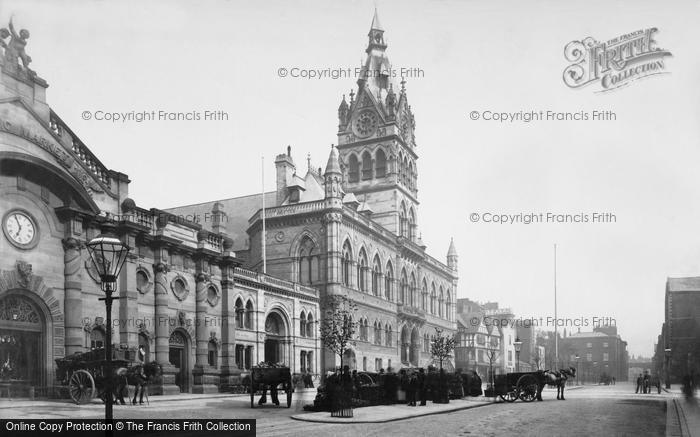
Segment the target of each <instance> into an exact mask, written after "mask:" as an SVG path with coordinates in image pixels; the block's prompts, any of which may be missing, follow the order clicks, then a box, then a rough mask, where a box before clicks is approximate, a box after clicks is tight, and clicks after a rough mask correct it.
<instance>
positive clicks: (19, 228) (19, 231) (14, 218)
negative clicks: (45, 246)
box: [2, 211, 37, 249]
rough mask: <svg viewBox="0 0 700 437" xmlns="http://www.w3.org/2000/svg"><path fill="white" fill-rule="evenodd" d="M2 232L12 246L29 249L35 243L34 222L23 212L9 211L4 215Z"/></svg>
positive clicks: (35, 231) (35, 228)
mask: <svg viewBox="0 0 700 437" xmlns="http://www.w3.org/2000/svg"><path fill="white" fill-rule="evenodd" d="M2 230H3V232H4V233H5V236H6V237H7V238H8V239H9V240H10V242H11V243H12V244H14V245H15V246H17V247H19V248H22V249H28V248H30V247H31V246H33V244H34V243H35V242H36V241H37V238H36V237H37V227H36V225H35V224H34V220H33V219H32V218H31V217H30V216H29V214H27V213H25V212H23V211H11V212H9V213H8V214H6V215H5V218H4V219H3V223H2Z"/></svg>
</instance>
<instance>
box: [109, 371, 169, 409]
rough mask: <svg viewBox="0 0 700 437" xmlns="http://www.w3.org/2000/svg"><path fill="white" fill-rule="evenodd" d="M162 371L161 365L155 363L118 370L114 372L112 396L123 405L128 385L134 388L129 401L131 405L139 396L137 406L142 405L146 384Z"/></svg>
mask: <svg viewBox="0 0 700 437" xmlns="http://www.w3.org/2000/svg"><path fill="white" fill-rule="evenodd" d="M162 370H163V369H162V367H161V365H160V364H158V363H157V362H156V361H151V362H150V363H145V364H136V365H134V366H131V367H120V368H118V369H117V370H116V372H115V374H116V376H115V384H114V387H115V389H114V394H115V395H116V397H117V400H118V401H119V402H121V404H122V405H124V391H126V388H127V386H128V385H131V386H133V387H134V398H133V399H132V400H131V403H132V404H134V405H135V404H136V397H137V396H138V395H139V394H140V397H139V404H143V393H144V392H145V391H146V390H147V386H148V384H149V383H152V382H153V381H154V380H155V379H156V378H157V377H159V376H160V375H161V373H162ZM127 392H128V391H127Z"/></svg>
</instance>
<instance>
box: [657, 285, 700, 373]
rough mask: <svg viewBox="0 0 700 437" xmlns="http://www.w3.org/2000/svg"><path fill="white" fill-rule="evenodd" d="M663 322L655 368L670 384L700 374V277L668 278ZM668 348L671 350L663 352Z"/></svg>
mask: <svg viewBox="0 0 700 437" xmlns="http://www.w3.org/2000/svg"><path fill="white" fill-rule="evenodd" d="M664 316H665V321H664V324H663V325H662V329H661V334H660V335H659V337H658V341H657V343H656V348H655V351H654V358H653V360H654V368H655V370H656V371H657V372H658V373H659V374H662V375H665V374H666V369H668V376H669V377H670V382H672V383H680V382H682V378H683V377H684V376H685V375H688V374H690V373H692V372H694V373H695V374H696V375H697V374H699V373H700V277H689V278H668V279H667V280H666V294H665V311H664ZM667 349H670V351H668V352H666V350H667Z"/></svg>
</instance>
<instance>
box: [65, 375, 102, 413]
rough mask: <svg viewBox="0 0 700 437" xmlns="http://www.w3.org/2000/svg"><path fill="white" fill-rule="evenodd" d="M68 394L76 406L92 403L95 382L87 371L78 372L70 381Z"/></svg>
mask: <svg viewBox="0 0 700 437" xmlns="http://www.w3.org/2000/svg"><path fill="white" fill-rule="evenodd" d="M68 392H69V393H70V397H71V399H73V402H75V403H76V404H78V405H80V404H85V403H87V402H90V401H91V400H92V398H93V397H94V396H95V380H94V379H93V378H92V375H91V374H90V372H88V371H87V370H83V369H80V370H76V371H75V372H73V374H72V375H71V376H70V379H69V380H68Z"/></svg>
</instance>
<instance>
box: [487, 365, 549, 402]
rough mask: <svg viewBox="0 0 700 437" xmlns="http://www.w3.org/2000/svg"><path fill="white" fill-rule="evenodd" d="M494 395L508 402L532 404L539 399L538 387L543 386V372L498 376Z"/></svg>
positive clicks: (495, 381)
mask: <svg viewBox="0 0 700 437" xmlns="http://www.w3.org/2000/svg"><path fill="white" fill-rule="evenodd" d="M494 378H495V380H494V390H495V391H494V394H496V395H498V396H500V398H501V399H503V400H504V401H506V402H515V401H516V400H518V399H520V400H522V401H524V402H532V401H534V400H535V399H536V398H537V387H538V385H540V384H542V373H541V372H516V373H506V374H505V375H496V376H495V377H494Z"/></svg>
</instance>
